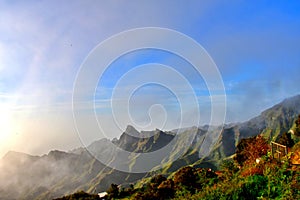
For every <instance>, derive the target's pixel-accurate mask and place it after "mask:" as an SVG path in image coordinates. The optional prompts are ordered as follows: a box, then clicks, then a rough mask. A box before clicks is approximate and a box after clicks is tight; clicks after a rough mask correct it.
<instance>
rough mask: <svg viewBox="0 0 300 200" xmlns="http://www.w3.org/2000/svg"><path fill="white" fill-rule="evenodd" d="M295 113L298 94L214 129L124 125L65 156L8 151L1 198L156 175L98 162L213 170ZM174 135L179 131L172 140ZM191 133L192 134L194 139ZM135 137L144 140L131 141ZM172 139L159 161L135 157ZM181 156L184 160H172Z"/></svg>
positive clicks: (48, 195)
mask: <svg viewBox="0 0 300 200" xmlns="http://www.w3.org/2000/svg"><path fill="white" fill-rule="evenodd" d="M299 113H300V95H298V96H295V97H292V98H289V99H286V100H284V101H283V102H281V103H279V104H277V105H275V106H273V107H272V108H270V109H267V110H266V111H264V112H262V113H261V115H259V116H257V117H255V118H253V119H251V120H249V121H247V122H243V123H234V124H229V125H225V126H224V127H214V128H213V129H212V130H209V129H208V126H202V127H191V128H184V129H181V130H174V131H169V132H165V131H162V130H158V129H157V130H154V131H144V132H143V131H142V132H138V131H137V130H136V129H135V128H134V127H132V126H128V127H127V129H126V130H125V131H124V133H123V134H122V135H121V136H120V138H119V139H115V140H113V141H112V142H111V141H110V140H108V139H100V140H98V141H95V142H93V143H92V144H90V145H89V146H88V147H87V148H77V149H74V150H71V151H69V152H62V151H57V150H54V151H50V152H49V154H47V155H43V156H31V155H27V154H24V153H18V152H8V153H7V154H6V155H5V156H4V157H3V158H2V160H1V163H2V164H1V166H0V199H24V200H27V199H28V200H29V199H30V200H32V199H53V198H58V197H61V196H63V195H65V194H71V193H74V192H76V191H79V190H83V191H86V192H90V193H97V192H101V191H104V190H106V189H107V188H108V187H109V186H110V184H111V183H115V184H125V185H126V184H127V185H128V184H130V183H134V182H136V181H137V180H139V179H141V178H143V177H147V176H150V175H152V174H153V173H155V172H153V173H126V172H121V171H117V170H115V169H112V168H109V167H107V166H105V165H104V164H102V163H101V162H99V160H98V159H100V160H104V161H107V162H110V163H112V164H113V165H115V166H123V167H127V168H128V170H129V171H130V170H132V171H135V169H137V168H139V167H141V166H143V165H150V164H151V165H153V166H154V167H153V169H159V170H158V172H159V173H165V174H168V173H171V172H174V171H176V170H178V169H179V168H181V167H182V166H186V165H194V166H196V167H210V168H213V169H216V168H218V165H219V162H220V161H221V160H222V159H224V158H226V157H229V156H231V155H232V154H234V153H235V148H236V145H237V143H238V142H239V141H240V140H241V139H242V138H248V137H251V136H255V135H258V134H259V133H263V135H264V136H265V137H266V138H267V139H269V140H275V139H276V138H278V137H279V136H280V135H281V134H282V133H283V132H286V131H288V130H289V129H290V128H291V127H292V125H293V123H294V120H295V119H296V116H297V115H298V114H299ZM220 130H221V136H220V137H219V138H214V137H213V136H214V135H216V131H220ZM177 132H180V133H179V134H177V136H176V133H177ZM191 133H195V135H193V136H194V137H191ZM138 135H143V136H144V138H138V137H135V136H138ZM146 136H149V137H146ZM209 136H210V137H211V140H214V141H216V143H215V146H214V148H213V151H212V152H211V153H210V154H209V156H207V157H199V155H200V154H199V150H200V149H201V148H203V141H204V140H205V139H206V138H207V137H209ZM174 140H176V141H175V143H174V144H175V145H173V146H172V147H171V149H170V153H169V154H166V155H161V156H162V157H161V158H153V159H151V160H149V161H148V162H149V163H147V162H144V160H143V159H142V157H140V156H138V153H149V152H154V151H156V150H159V149H161V148H162V147H164V146H165V145H167V144H169V143H171V142H173V141H174ZM186 141H190V142H191V145H187V143H186ZM112 143H113V144H114V145H112ZM116 147H118V148H121V149H123V150H126V151H129V152H132V154H130V155H129V156H128V159H125V158H124V159H120V157H121V158H123V157H122V155H121V154H119V152H118V151H116V149H115V148H116ZM134 153H135V154H134ZM179 153H183V156H181V157H180V158H179V159H175V158H176V155H178V154H179ZM133 154H134V155H137V156H132V155H133ZM92 155H95V157H96V158H98V159H96V158H95V157H93V156H92ZM128 160H129V162H128ZM153 163H154V164H153Z"/></svg>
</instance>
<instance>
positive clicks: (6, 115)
mask: <svg viewBox="0 0 300 200" xmlns="http://www.w3.org/2000/svg"><path fill="white" fill-rule="evenodd" d="M13 131H14V127H13V111H12V109H11V107H10V106H8V105H0V145H1V146H2V145H4V144H7V142H8V141H9V139H10V137H11V136H12V135H13Z"/></svg>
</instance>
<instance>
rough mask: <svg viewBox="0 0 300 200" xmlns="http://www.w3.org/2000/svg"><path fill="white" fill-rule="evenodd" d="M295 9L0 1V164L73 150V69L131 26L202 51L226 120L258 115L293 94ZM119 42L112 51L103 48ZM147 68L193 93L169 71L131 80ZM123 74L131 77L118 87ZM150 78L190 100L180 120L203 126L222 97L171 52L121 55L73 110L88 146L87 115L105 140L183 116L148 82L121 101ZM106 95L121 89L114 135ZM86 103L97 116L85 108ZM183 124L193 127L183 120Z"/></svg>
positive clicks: (172, 125)
mask: <svg viewBox="0 0 300 200" xmlns="http://www.w3.org/2000/svg"><path fill="white" fill-rule="evenodd" d="M299 6H300V3H299V2H297V1H290V2H269V1H257V2H251V3H250V2H225V1H209V2H197V1H189V2H184V1H176V2H173V1H164V2H159V1H143V2H140V1H130V2H125V1H109V2H104V1H73V2H72V4H71V3H67V2H60V1H45V2H34V1H26V2H21V1H13V2H11V1H1V2H0V123H1V125H0V157H2V156H3V155H4V154H5V153H6V152H7V151H9V150H14V151H20V152H25V153H29V154H34V155H42V154H45V153H48V152H49V151H50V150H52V149H59V150H70V149H73V148H76V147H79V146H81V145H82V144H81V142H80V139H79V137H78V134H77V133H76V127H75V125H74V120H73V112H72V95H73V91H74V88H73V86H74V82H75V80H76V77H77V76H78V72H79V70H80V67H81V65H82V63H83V62H84V61H85V59H86V58H87V56H88V55H89V53H90V52H91V51H92V50H93V49H94V48H95V47H96V46H97V45H99V44H100V43H101V42H103V41H105V40H106V39H108V38H110V37H111V36H113V35H116V34H119V33H121V32H123V31H127V30H130V29H135V28H143V27H161V28H167V29H172V30H175V31H178V32H180V33H182V34H185V35H186V36H188V37H190V38H192V39H193V40H195V41H196V42H197V43H199V44H200V45H202V47H203V48H204V49H205V50H206V51H207V53H208V54H209V55H210V57H211V58H212V60H213V61H214V63H215V64H216V66H217V68H218V70H219V73H220V75H221V77H222V81H223V84H224V88H225V94H226V119H225V123H230V122H241V121H246V120H248V119H251V118H252V117H255V116H257V115H259V114H260V112H261V111H263V110H265V109H267V108H270V107H271V106H273V105H275V104H276V103H279V102H281V101H282V100H284V99H285V98H288V97H291V96H294V95H297V94H300V88H299V87H298V85H299V84H298V83H299V78H298V77H299V74H300V57H299V52H300V38H299V35H300V12H299V9H300V8H299ZM165 40H168V39H165ZM128 42H129V43H130V42H133V43H134V42H135V41H128ZM119 45H120V44H115V46H111V49H110V51H112V52H113V51H114V50H115V49H116V48H117V47H118V46H119ZM122 45H124V44H122ZM110 51H107V54H109V53H110ZM149 63H152V64H153V63H159V64H162V65H168V66H171V67H173V68H174V69H175V70H177V71H179V72H180V74H181V75H182V76H184V77H185V78H186V79H187V80H188V81H189V83H190V85H191V87H192V89H193V94H191V93H189V91H187V90H186V88H182V85H181V84H180V83H178V82H177V79H176V78H174V77H172V76H170V75H169V73H170V72H169V71H165V72H163V71H162V72H161V73H156V72H155V71H153V72H151V70H150V72H149V71H144V73H143V72H138V75H135V76H129V75H130V74H129V72H132V70H134V69H136V67H137V66H143V65H145V64H149ZM124 74H127V75H128V74H129V75H128V76H127V79H126V80H123V81H122V82H120V85H118V84H119V81H120V80H121V79H122V77H123V76H124ZM149 77H161V78H163V79H164V80H165V81H166V82H167V83H169V84H172V86H173V87H174V88H176V89H177V90H178V91H179V92H180V95H182V96H185V97H186V101H188V100H189V97H190V95H195V96H196V98H197V102H198V104H199V109H197V110H196V108H195V107H193V106H191V107H187V110H185V114H186V115H190V116H193V115H194V114H195V112H197V113H198V112H199V111H200V114H201V116H200V124H208V123H209V122H210V111H211V110H210V109H211V103H210V101H211V98H214V99H215V100H216V102H217V103H218V100H219V97H220V99H222V98H223V97H224V96H223V95H220V96H218V95H217V93H215V94H214V95H212V94H211V92H210V91H209V90H208V88H207V83H206V82H205V80H204V79H203V77H201V74H197V73H195V70H194V69H192V67H191V64H190V63H188V62H187V61H186V60H184V59H182V58H180V57H178V56H176V55H174V54H172V53H170V52H166V51H161V50H154V49H143V50H139V51H134V52H128V53H127V54H125V55H122V56H120V57H118V58H117V59H116V60H114V61H113V62H112V63H111V65H110V66H109V67H108V68H107V69H106V71H105V73H104V74H103V76H102V77H99V82H98V85H97V88H95V92H94V96H93V97H89V98H86V99H83V100H82V106H81V107H80V110H78V112H79V113H80V120H82V123H84V124H86V133H87V134H86V135H85V136H86V140H87V142H89V143H91V142H92V141H94V140H96V139H99V135H97V132H99V127H98V126H95V124H91V122H90V118H91V116H94V114H96V115H97V117H98V119H99V121H101V123H103V124H105V130H106V131H105V132H106V134H107V137H109V138H114V137H118V136H119V135H120V134H121V133H122V131H121V130H124V129H125V128H126V125H133V126H134V127H136V126H135V125H138V127H136V128H137V129H138V130H141V129H143V127H144V128H145V129H146V130H152V129H155V128H163V130H171V129H176V128H178V127H179V125H178V124H179V122H181V121H180V120H181V118H180V116H181V115H180V114H178V113H180V112H181V111H182V110H180V104H179V103H178V100H177V99H176V98H177V94H174V91H172V90H170V88H165V87H162V86H160V85H157V84H147V85H145V86H143V87H138V88H135V92H134V93H133V94H132V96H131V98H130V99H126V98H125V97H126V91H127V90H128V89H129V88H131V87H132V85H134V83H135V81H139V80H144V79H147V78H149ZM116 86H118V87H116ZM114 92H115V93H116V92H119V93H117V94H118V95H119V96H117V97H118V98H117V100H118V101H119V102H117V103H116V105H117V106H119V107H116V108H117V110H118V116H117V118H118V120H119V123H120V124H119V129H116V128H114V126H113V125H112V123H113V122H111V115H112V111H111V108H110V107H111V99H112V96H113V94H114ZM129 100H130V101H132V102H134V106H131V107H129V108H128V110H130V111H131V113H130V114H131V115H130V118H128V117H127V114H128V113H127V110H122V105H125V104H124V103H128V102H129ZM91 101H93V102H94V103H95V110H88V109H87V107H86V104H87V103H89V102H91ZM220 101H221V100H220ZM181 114H182V113H181ZM166 117H167V118H166ZM166 119H167V120H166ZM130 121H134V122H135V123H136V124H133V123H128V122H130ZM217 121H220V122H221V121H222V119H218V120H217ZM181 125H182V127H188V126H193V125H194V124H193V123H192V121H189V120H187V121H184V122H183V123H182V124H181Z"/></svg>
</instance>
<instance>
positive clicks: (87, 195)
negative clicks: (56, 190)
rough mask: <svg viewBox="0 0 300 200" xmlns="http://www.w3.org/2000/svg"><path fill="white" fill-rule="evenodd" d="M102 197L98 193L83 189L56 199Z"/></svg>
mask: <svg viewBox="0 0 300 200" xmlns="http://www.w3.org/2000/svg"><path fill="white" fill-rule="evenodd" d="M97 199H100V198H99V196H98V195H96V194H88V193H85V192H83V191H79V192H76V193H74V194H71V195H68V196H64V197H62V198H58V199H55V200H97Z"/></svg>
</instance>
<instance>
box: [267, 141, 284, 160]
mask: <svg viewBox="0 0 300 200" xmlns="http://www.w3.org/2000/svg"><path fill="white" fill-rule="evenodd" d="M271 153H272V157H273V158H276V159H277V160H278V161H281V159H282V158H283V157H284V156H285V155H287V153H288V152H287V147H286V146H285V145H282V144H279V143H276V142H271Z"/></svg>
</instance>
